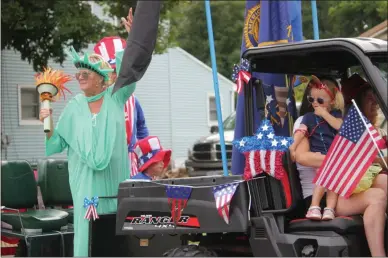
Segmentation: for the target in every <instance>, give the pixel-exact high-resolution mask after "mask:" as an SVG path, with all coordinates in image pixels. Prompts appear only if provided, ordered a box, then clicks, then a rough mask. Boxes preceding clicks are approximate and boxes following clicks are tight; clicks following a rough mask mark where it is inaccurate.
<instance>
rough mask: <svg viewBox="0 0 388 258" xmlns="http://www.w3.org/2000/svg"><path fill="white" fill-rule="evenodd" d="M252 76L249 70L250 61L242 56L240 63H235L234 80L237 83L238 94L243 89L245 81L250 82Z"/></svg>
mask: <svg viewBox="0 0 388 258" xmlns="http://www.w3.org/2000/svg"><path fill="white" fill-rule="evenodd" d="M251 78H252V75H251V73H250V72H249V61H248V60H247V59H244V58H241V61H240V64H239V65H236V64H235V65H234V67H233V74H232V80H233V81H234V82H235V83H236V84H237V89H236V91H237V93H238V94H240V92H241V91H242V89H243V85H244V82H245V83H246V84H248V82H249V81H250V80H251Z"/></svg>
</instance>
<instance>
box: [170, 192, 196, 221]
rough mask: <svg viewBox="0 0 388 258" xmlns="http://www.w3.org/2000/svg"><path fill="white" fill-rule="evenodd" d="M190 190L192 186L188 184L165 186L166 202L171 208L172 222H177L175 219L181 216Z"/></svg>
mask: <svg viewBox="0 0 388 258" xmlns="http://www.w3.org/2000/svg"><path fill="white" fill-rule="evenodd" d="M191 191H192V188H191V187H190V186H173V185H167V186H166V194H167V197H168V204H169V205H170V208H171V218H172V220H173V221H174V223H177V221H178V220H179V219H180V217H181V216H182V211H183V209H184V208H185V207H186V205H187V201H188V200H189V198H190V195H191Z"/></svg>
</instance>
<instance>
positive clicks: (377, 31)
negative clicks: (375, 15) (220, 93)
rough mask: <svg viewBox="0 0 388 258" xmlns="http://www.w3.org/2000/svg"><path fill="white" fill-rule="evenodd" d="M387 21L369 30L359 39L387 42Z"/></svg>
mask: <svg viewBox="0 0 388 258" xmlns="http://www.w3.org/2000/svg"><path fill="white" fill-rule="evenodd" d="M387 28H388V20H385V21H383V22H382V23H380V24H378V25H376V26H374V27H373V28H371V29H370V30H367V31H365V32H364V33H362V34H361V35H360V36H359V37H367V38H376V39H382V40H388V31H387Z"/></svg>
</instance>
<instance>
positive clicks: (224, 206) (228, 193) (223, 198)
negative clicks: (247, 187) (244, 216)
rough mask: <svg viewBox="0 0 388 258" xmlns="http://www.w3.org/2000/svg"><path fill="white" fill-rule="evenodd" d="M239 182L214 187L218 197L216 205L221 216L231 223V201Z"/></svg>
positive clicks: (215, 195) (215, 196) (216, 197)
mask: <svg viewBox="0 0 388 258" xmlns="http://www.w3.org/2000/svg"><path fill="white" fill-rule="evenodd" d="M238 184H239V183H233V184H225V185H217V186H214V187H213V194H214V198H215V199H216V207H217V210H218V213H219V214H220V216H221V217H222V218H223V219H224V220H225V222H226V224H229V211H230V209H229V208H230V201H231V200H232V198H233V195H234V193H235V192H236V189H237V187H238Z"/></svg>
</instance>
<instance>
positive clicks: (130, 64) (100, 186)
mask: <svg viewBox="0 0 388 258" xmlns="http://www.w3.org/2000/svg"><path fill="white" fill-rule="evenodd" d="M161 2H162V1H138V2H137V6H136V15H135V17H134V19H133V24H132V29H131V33H130V34H129V36H128V39H127V46H126V48H125V50H124V51H121V52H118V53H116V68H117V71H119V76H118V78H117V80H116V83H115V85H114V86H111V87H109V88H108V89H107V90H105V91H104V92H103V93H101V95H103V96H101V95H100V94H99V96H97V97H103V98H104V99H103V103H102V106H101V109H100V112H99V113H98V114H97V115H93V114H91V112H90V109H89V106H88V101H89V102H91V100H90V99H88V98H87V97H85V96H84V95H83V94H78V95H77V96H75V97H74V98H73V99H72V100H70V101H69V103H68V104H67V106H66V108H65V109H64V111H63V113H62V114H61V116H60V118H59V121H58V123H57V126H56V128H55V129H54V131H53V135H52V136H51V138H50V139H48V140H47V139H46V155H47V156H49V155H52V154H54V153H59V152H62V151H64V150H65V149H66V148H67V149H68V151H67V156H68V164H69V182H70V189H71V193H72V196H73V204H74V256H88V246H89V245H88V244H89V243H88V240H89V239H88V237H89V221H88V220H86V219H84V216H85V213H86V210H87V209H86V208H84V207H83V205H84V199H85V198H88V199H91V198H92V197H95V196H97V197H98V196H100V197H103V196H116V195H117V191H118V186H119V183H120V182H122V181H124V180H126V179H128V178H129V175H130V171H129V167H130V166H129V164H128V148H127V145H126V132H125V124H124V104H125V102H126V101H127V100H128V98H129V97H130V96H131V94H132V93H133V91H134V90H135V86H136V84H135V82H137V81H138V80H140V79H141V78H142V77H143V75H144V73H145V72H146V70H147V68H148V66H149V64H150V62H151V58H152V53H153V50H154V49H155V44H156V38H157V31H158V23H159V14H160V9H161ZM92 98H94V97H92ZM95 100H97V98H94V101H95ZM116 209H117V200H116V199H99V202H98V207H97V213H98V214H104V213H112V212H116Z"/></svg>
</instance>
